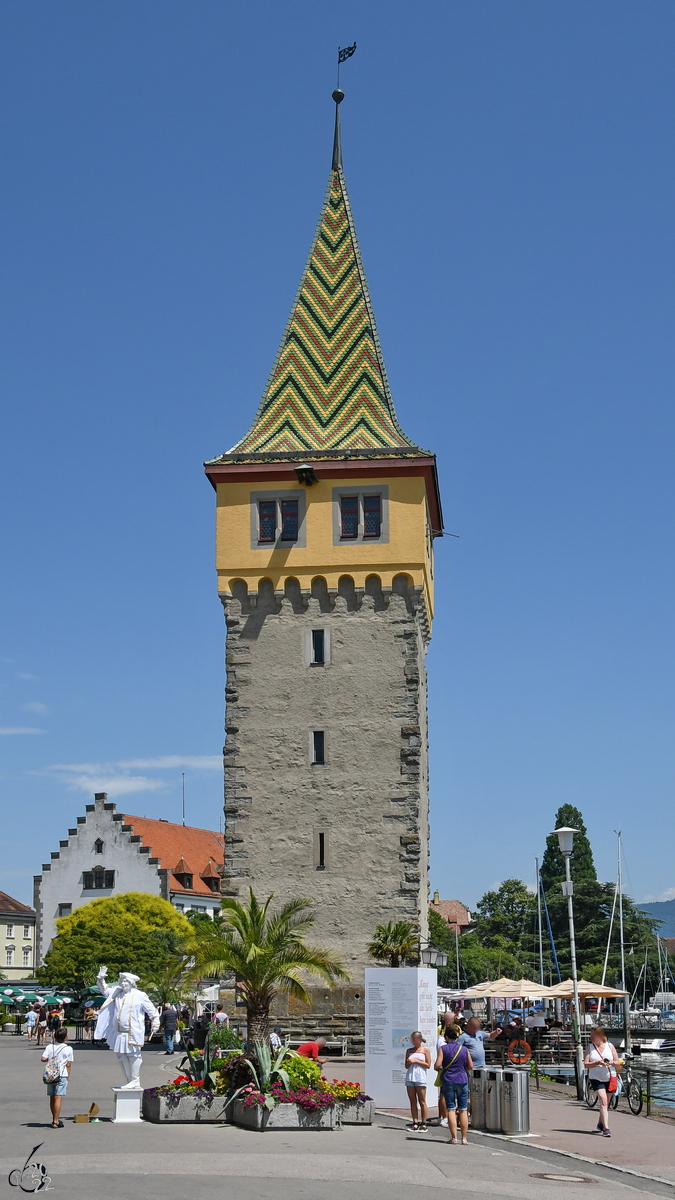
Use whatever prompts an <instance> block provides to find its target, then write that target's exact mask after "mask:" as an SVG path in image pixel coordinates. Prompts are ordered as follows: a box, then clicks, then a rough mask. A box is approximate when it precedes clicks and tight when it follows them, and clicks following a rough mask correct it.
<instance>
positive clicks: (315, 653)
mask: <svg viewBox="0 0 675 1200" xmlns="http://www.w3.org/2000/svg"><path fill="white" fill-rule="evenodd" d="M325 642H326V634H325V630H323V629H313V630H312V662H313V663H319V664H320V665H321V666H323V664H324V663H325V661H326V656H325Z"/></svg>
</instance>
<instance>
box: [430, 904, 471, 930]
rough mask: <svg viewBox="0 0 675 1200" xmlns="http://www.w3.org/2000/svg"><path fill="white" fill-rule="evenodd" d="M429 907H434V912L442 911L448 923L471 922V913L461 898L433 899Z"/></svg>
mask: <svg viewBox="0 0 675 1200" xmlns="http://www.w3.org/2000/svg"><path fill="white" fill-rule="evenodd" d="M429 908H433V910H434V912H437V913H440V915H441V916H442V917H443V919H444V920H445V921H447V922H448V925H459V926H460V927H461V926H463V925H470V924H471V914H470V912H469V910H468V908H467V907H466V905H465V904H462V901H461V900H438V901H434V900H432V901H431V904H430V905H429Z"/></svg>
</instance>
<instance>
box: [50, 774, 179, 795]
mask: <svg viewBox="0 0 675 1200" xmlns="http://www.w3.org/2000/svg"><path fill="white" fill-rule="evenodd" d="M68 783H69V784H70V785H71V787H74V788H78V790H79V791H81V792H86V794H87V795H90V794H91V792H107V793H108V795H109V796H128V795H130V794H131V793H132V792H157V791H159V790H160V789H162V788H163V787H164V783H163V781H162V780H161V779H147V778H146V776H145V775H108V776H105V775H102V776H96V775H72V776H71V778H70V779H69V780H68Z"/></svg>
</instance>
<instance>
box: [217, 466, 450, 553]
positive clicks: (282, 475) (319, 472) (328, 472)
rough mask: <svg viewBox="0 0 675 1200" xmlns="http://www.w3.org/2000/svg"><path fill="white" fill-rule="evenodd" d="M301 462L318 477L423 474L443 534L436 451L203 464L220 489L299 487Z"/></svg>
mask: <svg viewBox="0 0 675 1200" xmlns="http://www.w3.org/2000/svg"><path fill="white" fill-rule="evenodd" d="M299 463H302V464H303V465H306V466H308V467H312V468H313V470H314V473H315V475H316V477H317V478H318V479H326V478H328V479H336V478H344V477H345V476H353V477H358V476H363V475H367V476H368V477H369V478H378V477H379V478H382V477H383V476H392V475H405V476H408V477H410V476H411V475H417V476H422V477H423V478H424V480H425V483H426V491H427V500H428V503H429V519H430V521H431V532H432V536H433V537H441V536H442V534H443V510H442V508H441V494H440V488H439V485H438V471H437V469H436V457H435V455H433V454H430V455H415V454H405V455H398V454H397V455H392V456H391V457H386V456H379V455H378V456H373V457H371V455H370V454H368V453H367V452H364V454H363V455H362V456H359V457H358V458H357V457H355V456H352V455H350V456H349V457H348V458H335V457H331V458H323V457H322V456H321V455H317V456H316V457H313V456H312V455H308V454H305V455H300V454H294V455H289V456H288V457H286V458H283V459H282V458H280V457H276V456H275V457H274V459H270V460H265V459H263V457H262V456H261V455H251V456H250V457H246V456H244V455H241V456H236V457H235V456H232V458H228V459H225V458H223V459H216V460H214V461H213V462H207V463H205V464H204V472H205V474H206V476H207V478H208V479H209V480H210V482H211V485H212V486H213V488H214V489H217V487H218V484H219V483H262V482H265V481H266V480H272V479H273V480H280V481H289V482H293V483H295V484H296V486H297V483H298V477H297V475H296V473H295V468H296V466H297V465H298V464H299Z"/></svg>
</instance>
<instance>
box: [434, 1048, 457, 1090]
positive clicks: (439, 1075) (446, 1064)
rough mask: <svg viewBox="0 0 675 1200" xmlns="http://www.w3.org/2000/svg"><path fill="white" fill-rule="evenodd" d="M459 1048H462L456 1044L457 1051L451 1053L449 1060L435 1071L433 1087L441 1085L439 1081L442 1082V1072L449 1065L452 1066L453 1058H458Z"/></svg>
mask: <svg viewBox="0 0 675 1200" xmlns="http://www.w3.org/2000/svg"><path fill="white" fill-rule="evenodd" d="M446 1045H447V1042H446ZM441 1049H442V1047H441ZM461 1049H462V1047H461V1046H458V1047H457V1053H456V1054H455V1055H453V1057H452V1058H451V1059H450V1062H449V1063H444V1065H443V1066H442V1067H441V1069H440V1071H438V1072H437V1074H436V1078H435V1079H434V1087H440V1086H441V1083H442V1082H443V1072H444V1071H447V1070H449V1069H450V1067H451V1066H452V1064H453V1063H454V1061H455V1059H456V1058H459V1052H460V1050H461Z"/></svg>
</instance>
